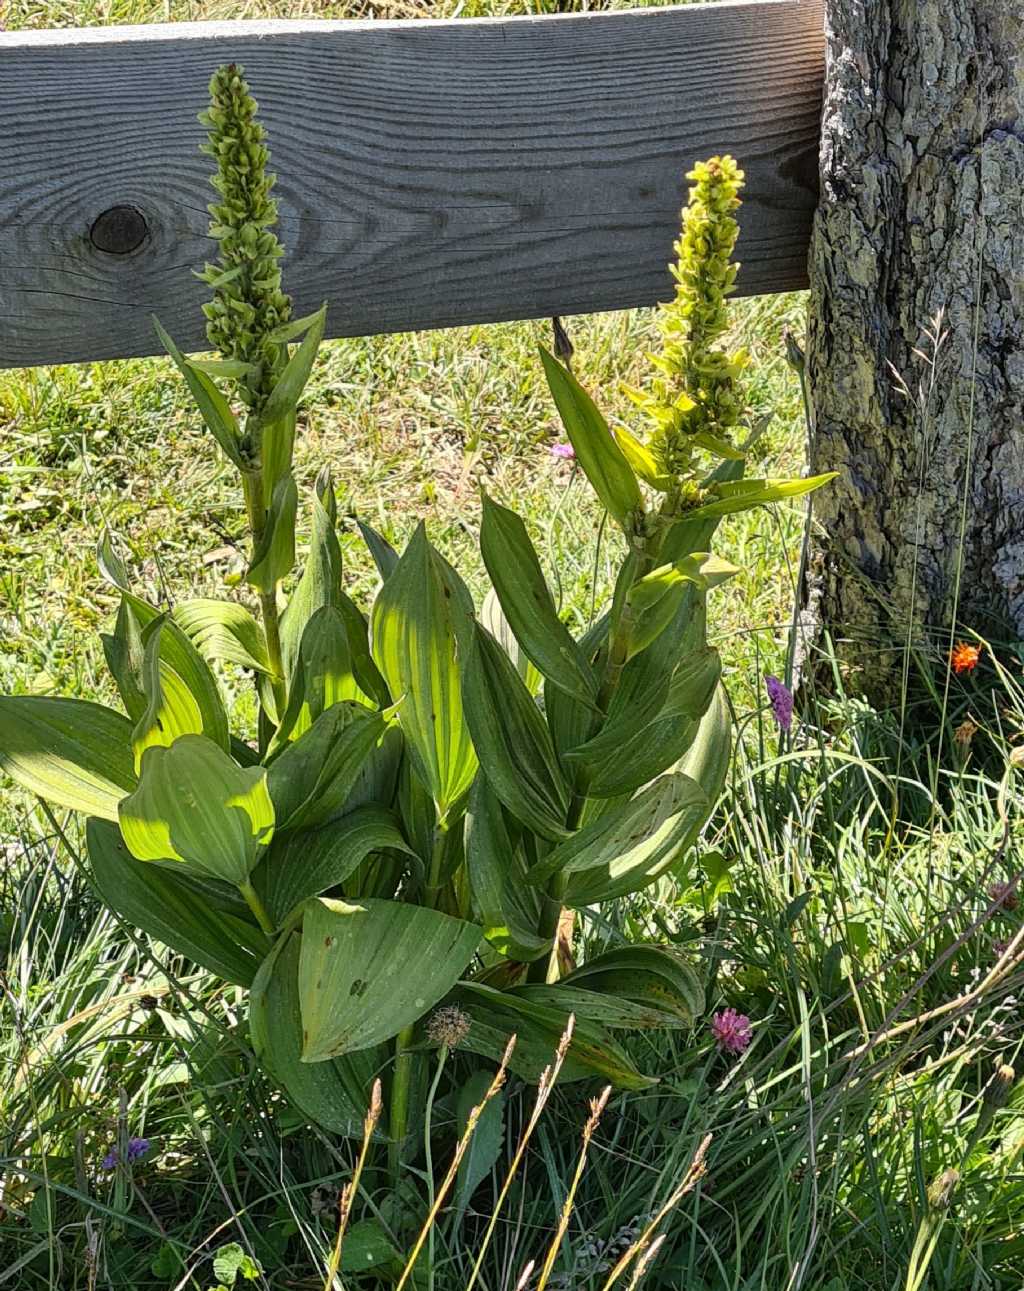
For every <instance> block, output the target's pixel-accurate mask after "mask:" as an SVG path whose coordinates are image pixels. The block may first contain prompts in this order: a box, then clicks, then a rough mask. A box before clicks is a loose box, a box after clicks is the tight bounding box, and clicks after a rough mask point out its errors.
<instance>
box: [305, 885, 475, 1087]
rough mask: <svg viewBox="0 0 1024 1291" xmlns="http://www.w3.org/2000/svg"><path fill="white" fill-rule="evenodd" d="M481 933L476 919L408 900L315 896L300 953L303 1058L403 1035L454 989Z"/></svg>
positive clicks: (332, 1054) (331, 1054)
mask: <svg viewBox="0 0 1024 1291" xmlns="http://www.w3.org/2000/svg"><path fill="white" fill-rule="evenodd" d="M480 936H481V932H480V929H479V928H478V927H476V925H474V924H471V923H466V922H464V921H463V920H462V919H453V918H452V917H451V916H450V915H446V914H441V913H439V912H438V911H437V910H430V909H427V908H425V907H423V906H414V905H408V904H406V903H404V902H400V901H378V900H364V901H360V902H358V903H353V904H351V905H349V904H347V903H345V902H344V901H331V900H328V899H326V898H320V899H318V900H314V901H311V902H310V903H309V904H308V905H307V906H306V909H305V913H304V915H303V921H302V949H301V952H300V955H299V1001H300V1009H301V1013H302V1033H303V1047H302V1059H303V1061H304V1062H321V1061H323V1060H324V1059H325V1058H333V1057H336V1056H338V1055H339V1054H344V1053H348V1052H350V1051H351V1050H357V1049H366V1048H369V1047H370V1046H371V1045H375V1044H379V1043H380V1042H381V1041H384V1040H389V1039H391V1037H392V1036H395V1035H397V1034H398V1032H399V1031H401V1030H402V1029H403V1028H405V1027H407V1026H409V1025H410V1024H411V1023H413V1022H415V1021H416V1020H417V1019H418V1018H421V1017H422V1016H423V1015H424V1014H425V1013H426V1012H427V1011H428V1010H430V1009H431V1008H433V1007H434V1005H435V1004H437V1002H438V1001H439V1000H440V999H442V998H443V997H444V996H445V995H446V994H447V993H448V991H450V990H451V988H452V986H453V985H454V984H455V983H456V982H457V981H458V979H459V977H460V976H461V974H462V973H463V971H464V970H465V968H466V966H467V965H468V964H469V961H470V960H471V959H472V958H473V954H474V952H475V951H476V948H477V946H478V945H479V943H480Z"/></svg>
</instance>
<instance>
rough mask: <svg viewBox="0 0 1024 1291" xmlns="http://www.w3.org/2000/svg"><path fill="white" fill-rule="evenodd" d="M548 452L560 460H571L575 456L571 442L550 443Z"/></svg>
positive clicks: (573, 459)
mask: <svg viewBox="0 0 1024 1291" xmlns="http://www.w3.org/2000/svg"><path fill="white" fill-rule="evenodd" d="M548 452H549V453H550V454H551V456H552V457H554V458H556V459H557V460H558V461H560V462H572V461H575V458H576V450H575V448H573V446H572V444H552V445H551V447H550V448H549V449H548Z"/></svg>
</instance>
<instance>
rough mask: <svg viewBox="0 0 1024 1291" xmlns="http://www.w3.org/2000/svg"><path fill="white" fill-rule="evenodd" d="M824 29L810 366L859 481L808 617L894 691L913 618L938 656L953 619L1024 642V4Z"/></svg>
mask: <svg viewBox="0 0 1024 1291" xmlns="http://www.w3.org/2000/svg"><path fill="white" fill-rule="evenodd" d="M826 25H827V33H826V38H827V59H828V62H827V71H826V86H825V103H824V112H823V130H822V151H821V198H820V206H819V209H818V213H817V216H816V221H815V228H814V234H813V238H812V244H811V306H810V310H811V316H810V328H809V335H808V355H807V361H808V374H809V377H810V384H811V388H812V392H813V403H814V414H815V428H814V432H813V434H812V444H811V462H812V469H813V470H814V471H821V470H826V469H829V468H834V469H838V470H839V471H841V473H842V474H841V478H840V479H839V480H837V481H836V482H835V483H834V484H832V485H831V486H829V487H828V488H827V489H825V490H823V491H822V492H821V493H819V494H817V495H816V496H815V501H814V507H815V516H816V519H817V520H818V521H819V522H820V530H821V537H819V538H818V539H817V548H816V549H815V550H814V552H813V555H812V561H811V564H810V572H809V577H808V582H807V588H806V596H807V602H806V604H807V607H808V609H807V614H806V616H805V618H809V619H810V620H811V621H816V622H817V623H818V624H819V625H821V626H823V627H824V628H826V629H827V630H828V631H829V632H830V634H831V635H832V636H833V638H834V639H836V640H837V642H838V643H840V645H839V649H840V655H841V656H842V657H843V658H844V659H845V660H846V662H847V664H848V665H849V669H850V673H851V678H852V680H853V682H854V684H855V686H856V687H857V688H858V689H860V690H862V691H864V692H865V693H867V694H868V695H869V696H870V697H872V698H873V699H875V700H876V701H878V702H882V703H885V702H888V701H890V700H891V699H892V698H893V697H894V695H896V694H898V690H899V673H900V666H901V664H900V657H901V651H902V647H903V644H904V642H905V641H906V640H907V638H908V626H909V625H911V624H912V625H913V626H912V629H911V634H910V635H911V637H912V640H913V642H914V644H915V645H917V646H920V647H923V648H926V649H928V650H929V651H930V652H931V653H932V654H933V656H937V655H939V654H940V653H941V652H943V651H944V650H945V649H946V646H947V643H948V637H949V633H950V630H951V627H952V625H953V615H954V611H955V614H956V622H957V627H958V629H960V628H963V629H967V628H974V629H977V630H978V631H979V632H982V633H983V634H986V635H988V634H991V635H992V636H993V637H994V638H1004V639H1005V638H1006V637H1007V636H1012V637H1020V636H1024V415H1022V414H1024V0H828V3H827V4H826ZM940 314H941V323H940V330H942V331H943V332H944V333H945V339H944V340H943V342H942V343H941V345H940V346H939V347H938V355H937V359H936V362H935V365H934V380H932V379H931V376H930V364H929V361H928V360H927V359H925V358H922V357H921V356H920V355H919V354H918V353H915V351H921V353H922V354H924V355H929V356H930V355H931V352H932V349H933V342H932V341H931V340H929V338H928V330H929V329H930V328H931V327H932V326H933V320H935V319H936V318H938V317H939V316H940ZM901 379H902V380H903V381H905V382H906V384H907V386H908V387H909V388H910V394H911V396H912V397H910V398H908V397H906V395H905V394H901V393H900V389H899V387H900V381H901ZM922 383H923V385H924V388H925V391H926V393H928V390H929V387H930V394H929V397H928V399H927V404H928V406H927V409H926V410H922V407H921V406H920V403H919V401H918V397H917V396H918V393H919V388H920V387H921V385H922ZM961 527H963V542H962V552H961V543H960V534H961ZM961 561H962V564H961Z"/></svg>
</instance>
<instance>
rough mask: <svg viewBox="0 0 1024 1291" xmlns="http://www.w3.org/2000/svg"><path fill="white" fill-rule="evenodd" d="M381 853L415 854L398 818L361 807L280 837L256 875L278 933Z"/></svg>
mask: <svg viewBox="0 0 1024 1291" xmlns="http://www.w3.org/2000/svg"><path fill="white" fill-rule="evenodd" d="M382 851H395V852H405V853H407V854H410V855H412V854H413V853H412V849H411V848H410V847H409V844H408V843H407V842H406V841H405V838H404V837H403V836H402V833H401V831H400V830H399V828H398V819H397V817H396V816H395V815H394V813H393V812H390V811H385V810H384V809H383V808H381V807H362V808H360V809H359V810H358V811H353V812H351V813H350V814H349V815H347V816H343V817H342V818H341V819H340V820H335V821H332V822H331V824H329V825H324V826H322V827H321V828H320V829H303V830H296V831H294V832H289V833H287V834H278V835H277V836H276V837H275V839H274V841H273V842H272V843H271V845H270V846H269V847H268V848H267V851H266V853H265V854H264V856H263V859H262V860H261V861H260V863H259V865H258V866H257V867H256V870H255V871H254V873H253V876H252V881H253V886H254V887H255V888H256V891H257V892H258V893H259V894H260V896H261V897H262V898H263V903H264V905H265V906H266V908H267V911H268V913H269V914H270V917H271V919H272V920H273V921H274V925H275V927H279V926H280V925H281V924H283V923H284V921H285V919H287V917H288V916H289V915H290V914H291V913H292V911H293V910H294V909H295V907H296V906H298V905H300V904H301V903H302V902H303V901H306V900H308V899H309V898H310V897H315V896H319V895H320V894H321V893H322V892H326V891H327V890H328V889H329V888H332V887H334V886H335V885H336V884H338V883H343V882H344V881H345V880H346V879H347V878H348V877H349V875H350V874H351V873H352V872H353V871H354V870H356V869H358V867H359V866H360V865H361V864H362V863H363V861H364V860H365V859H366V858H367V856H369V855H370V854H371V853H372V852H382Z"/></svg>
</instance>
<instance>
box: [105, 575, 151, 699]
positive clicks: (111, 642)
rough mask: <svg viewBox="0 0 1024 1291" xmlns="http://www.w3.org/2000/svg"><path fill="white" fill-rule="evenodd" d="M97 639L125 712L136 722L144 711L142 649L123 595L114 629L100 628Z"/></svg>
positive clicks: (133, 615) (134, 618) (136, 622)
mask: <svg viewBox="0 0 1024 1291" xmlns="http://www.w3.org/2000/svg"><path fill="white" fill-rule="evenodd" d="M100 641H101V642H102V644H103V657H104V658H105V659H106V661H107V667H108V668H109V669H110V675H111V676H112V677H113V678H114V682H115V684H116V685H117V693H118V694H119V695H120V696H121V703H122V704H124V709H125V712H126V713H127V714H128V716H129V717H130V718H131V719H132V721H133V722H137V721H138V720H139V718H140V717H141V716H142V714H143V713H144V712H145V711H146V704H147V699H146V691H145V688H144V685H143V678H144V675H145V657H146V652H145V647H144V646H143V644H142V628H141V625H140V623H139V619H138V616H137V615H136V613H135V611H134V609H133V608H132V605H131V601H130V599H129V598H128V597H127V596H122V597H121V604H120V606H119V607H118V611H117V619H116V621H115V624H114V631H113V632H111V633H108V632H101V633H100Z"/></svg>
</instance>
